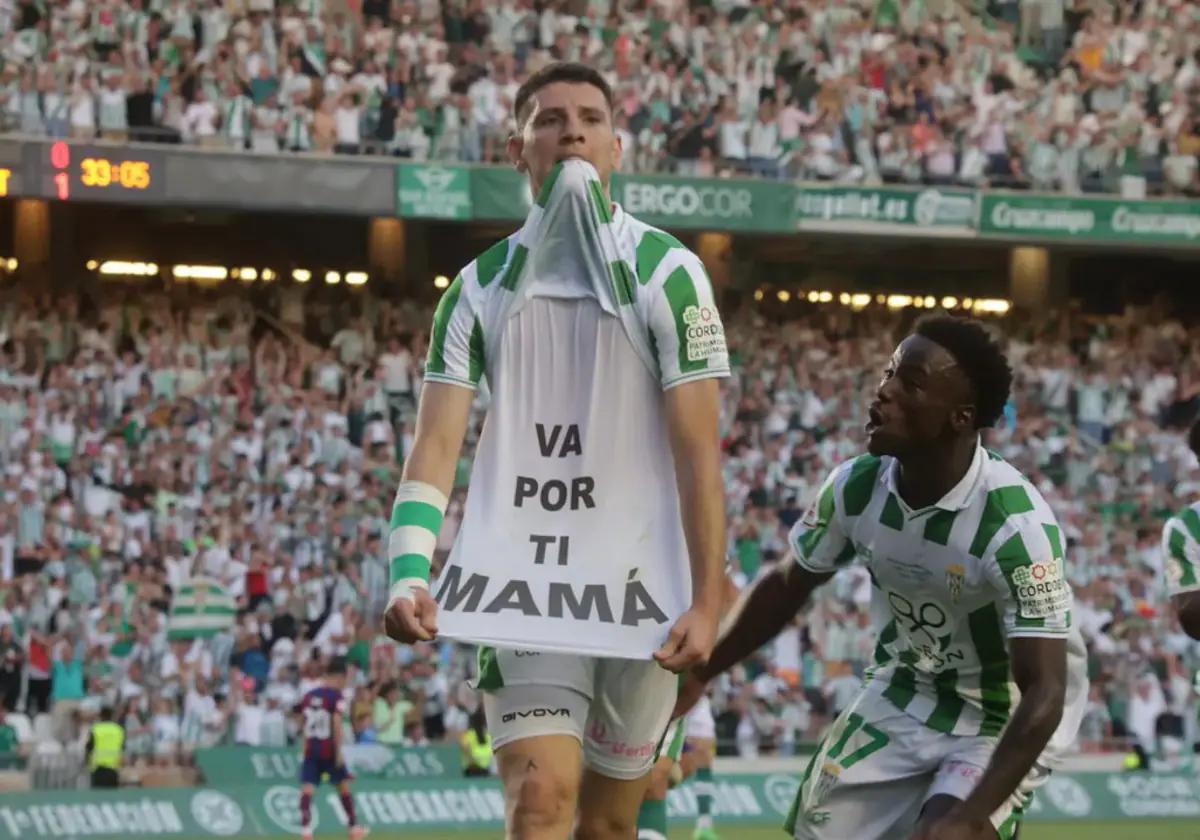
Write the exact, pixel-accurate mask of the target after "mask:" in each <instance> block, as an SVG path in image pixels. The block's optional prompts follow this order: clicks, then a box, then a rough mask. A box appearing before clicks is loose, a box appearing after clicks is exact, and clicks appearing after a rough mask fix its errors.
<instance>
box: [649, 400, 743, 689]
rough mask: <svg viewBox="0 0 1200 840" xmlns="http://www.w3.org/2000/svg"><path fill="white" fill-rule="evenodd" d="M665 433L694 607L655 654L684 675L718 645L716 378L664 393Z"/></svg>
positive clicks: (721, 573) (721, 505)
mask: <svg viewBox="0 0 1200 840" xmlns="http://www.w3.org/2000/svg"><path fill="white" fill-rule="evenodd" d="M665 400H666V417H667V430H668V434H669V437H670V441H671V454H672V457H673V460H674V463H675V480H676V484H677V486H678V488H679V506H680V514H681V516H682V520H683V533H684V537H685V539H686V540H687V548H688V558H689V561H690V565H691V571H692V607H691V609H690V610H689V611H688V612H687V613H685V614H684V615H683V616H682V617H681V618H680V620H679V621H678V622H676V624H675V626H674V627H673V628H672V629H671V635H670V637H669V638H668V639H667V642H666V644H664V645H663V648H662V649H661V650H660V651H658V653H656V654H655V656H656V658H657V659H658V661H659V662H660V663H662V665H663V667H665V668H667V669H669V670H671V671H682V670H683V669H685V668H688V667H691V666H693V665H695V664H697V663H698V662H703V661H704V660H705V659H707V658H708V655H709V654H710V653H711V651H712V646H713V644H714V642H715V641H716V633H717V622H718V621H719V619H720V615H721V607H722V599H723V597H724V594H725V585H726V583H727V581H728V577H727V576H726V574H725V487H724V482H723V479H722V476H721V429H720V422H721V416H720V415H721V394H720V388H719V386H718V384H717V380H715V379H701V380H698V381H695V382H685V383H683V384H681V385H677V386H675V387H674V388H671V389H669V390H668V391H667V392H666V394H665Z"/></svg>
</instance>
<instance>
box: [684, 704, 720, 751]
mask: <svg viewBox="0 0 1200 840" xmlns="http://www.w3.org/2000/svg"><path fill="white" fill-rule="evenodd" d="M687 736H688V738H689V739H691V738H699V739H701V740H704V741H715V740H716V739H717V722H716V721H715V720H713V713H712V703H711V702H710V701H709V699H708V696H707V695H705V696H704V697H701V698H700V702H699V703H697V704H696V705H695V706H693V707H692V710H691V711H690V712H688V716H687Z"/></svg>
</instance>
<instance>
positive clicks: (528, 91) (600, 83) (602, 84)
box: [513, 61, 613, 125]
mask: <svg viewBox="0 0 1200 840" xmlns="http://www.w3.org/2000/svg"><path fill="white" fill-rule="evenodd" d="M555 82H567V83H569V84H574V85H591V86H592V87H594V88H597V89H599V91H600V92H601V93H603V94H604V101H605V103H606V104H607V105H608V110H609V113H612V110H613V92H612V86H611V85H610V84H609V83H608V80H607V79H605V78H604V76H603V75H602V74H601V73H600V71H599V70H596V69H595V68H592V67H588V66H587V65H586V64H580V63H579V62H578V61H555V62H553V63H552V64H547V65H546V66H545V67H543V68H542V69H541V70H538V71H537V72H536V73H534V74H533V75H531V76H530V77H529V78H528V79H526V80H525V81H524V82H522V83H521V86H520V87H519V88H517V98H516V99H515V100H514V101H513V116H514V117H516V118H517V124H518V125H520V124H521V123H523V122H524V121H525V116H526V113H525V112H526V109H527V108H528V106H529V100H530V99H532V98H533V96H534V94H536V93H537V92H538V91H539V90H541V89H542V88H544V87H546V86H547V85H552V84H554V83H555Z"/></svg>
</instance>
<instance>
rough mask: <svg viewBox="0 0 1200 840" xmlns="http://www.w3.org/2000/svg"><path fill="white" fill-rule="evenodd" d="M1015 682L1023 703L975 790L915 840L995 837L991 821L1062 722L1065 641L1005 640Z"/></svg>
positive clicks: (1040, 639)
mask: <svg viewBox="0 0 1200 840" xmlns="http://www.w3.org/2000/svg"><path fill="white" fill-rule="evenodd" d="M1009 654H1010V661H1011V663H1012V665H1011V667H1012V675H1013V681H1014V682H1015V683H1016V684H1017V688H1019V689H1020V691H1021V700H1020V702H1019V703H1018V704H1017V708H1016V711H1015V712H1013V716H1012V718H1011V719H1010V720H1009V723H1008V726H1007V727H1006V728H1005V730H1004V734H1003V735H1002V736H1001V738H1000V743H999V744H997V745H996V751H995V753H993V755H992V760H991V762H990V763H989V764H988V766H987V768H986V769H985V770H984V771H983V775H982V776H981V777H980V779H979V783H978V784H977V785H976V786H975V789H974V790H973V791H972V792H971V794H970V795H969V796H968V797H967V799H966V801H964V802H963V803H962V804H961V805H959V806H957V807H955V808H954V809H952V810H951V811H949V812H948V813H947V814H946V815H945V816H944V817H942V818H941V819H937V820H935V821H930V823H929V824H928V825H925V826H922V827H919V828H918V830H917V834H916V838H917V840H952V838H955V839H956V838H959V837H974V836H981V837H983V836H994V834H991V833H990V832H992V831H993V829H992V824H991V822H990V817H991V815H992V814H994V813H995V812H996V811H998V810H999V809H1000V807H1001V806H1002V805H1003V804H1004V803H1005V801H1006V800H1007V799H1008V798H1009V797H1010V796H1012V795H1013V793H1014V792H1015V791H1016V790H1017V788H1018V787H1020V785H1021V782H1022V781H1023V780H1024V779H1025V777H1026V776H1028V775H1029V772H1030V770H1032V769H1033V766H1034V764H1035V763H1036V762H1037V760H1038V758H1039V756H1041V754H1042V753H1043V752H1044V751H1045V749H1046V745H1047V744H1048V743H1049V742H1050V738H1051V736H1053V735H1054V732H1055V730H1056V729H1057V728H1058V724H1059V721H1061V720H1062V716H1063V708H1064V703H1065V700H1066V695H1067V640H1066V639H1065V638H1062V639H1057V638H1046V637H1018V638H1010V639H1009Z"/></svg>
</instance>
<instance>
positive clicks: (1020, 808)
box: [926, 737, 1050, 840]
mask: <svg viewBox="0 0 1200 840" xmlns="http://www.w3.org/2000/svg"><path fill="white" fill-rule="evenodd" d="M956 740H957V741H958V743H957V744H956V745H955V746H954V748H953V749H952V750H950V751H948V754H947V755H946V757H945V759H944V760H943V761H942V763H941V766H940V767H939V768H938V772H937V775H936V777H935V778H934V781H933V784H932V785H930V788H929V791H928V793H927V794H926V800H929V801H932V800H934V799H935V798H939V797H940V798H944V799H949V798H952V799H954V800H965V799H966V798H967V797H968V796H969V795H970V794H971V791H972V790H974V789H975V785H976V784H978V782H979V779H980V777H982V776H983V771H984V770H985V769H986V768H987V766H988V763H989V762H990V761H991V759H992V753H993V752H995V749H996V739H995V738H982V737H977V738H972V737H960V738H958V739H956ZM1049 778H1050V770H1049V769H1048V768H1047V767H1045V766H1043V765H1042V764H1040V763H1038V764H1035V765H1034V766H1033V769H1031V770H1030V771H1029V773H1028V774H1027V775H1026V776H1025V778H1024V779H1023V780H1022V781H1021V784H1020V785H1019V786H1018V787H1017V789H1016V790H1015V791H1013V793H1012V795H1011V796H1009V797H1008V799H1007V800H1006V801H1005V803H1004V804H1003V805H1001V806H1000V808H999V809H998V810H997V811H996V812H995V813H994V814H992V825H993V826H995V828H996V834H997V835H998V836H999V838H1000V840H1012V838H1013V836H1014V834H1015V833H1016V830H1017V826H1018V825H1019V824H1020V822H1021V819H1022V818H1023V817H1024V815H1025V812H1026V811H1027V810H1028V809H1029V803H1030V802H1032V801H1033V795H1034V793H1036V792H1037V790H1038V788H1040V787H1041V786H1042V785H1044V784H1045V783H1046V780H1047V779H1049Z"/></svg>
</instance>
